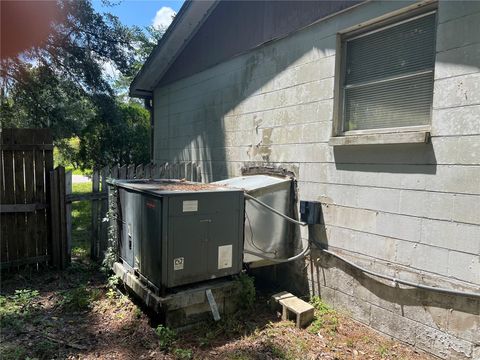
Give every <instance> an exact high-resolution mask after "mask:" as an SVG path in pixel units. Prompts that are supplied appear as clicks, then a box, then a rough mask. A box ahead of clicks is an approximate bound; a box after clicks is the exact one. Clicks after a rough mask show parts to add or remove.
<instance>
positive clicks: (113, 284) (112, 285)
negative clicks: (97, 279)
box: [108, 275, 120, 288]
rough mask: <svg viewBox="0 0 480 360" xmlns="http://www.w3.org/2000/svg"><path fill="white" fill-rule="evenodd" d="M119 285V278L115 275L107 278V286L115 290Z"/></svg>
mask: <svg viewBox="0 0 480 360" xmlns="http://www.w3.org/2000/svg"><path fill="white" fill-rule="evenodd" d="M119 283H120V278H119V277H118V276H117V275H112V276H110V277H109V278H108V286H109V287H110V288H115V287H116V286H117V285H118V284H119Z"/></svg>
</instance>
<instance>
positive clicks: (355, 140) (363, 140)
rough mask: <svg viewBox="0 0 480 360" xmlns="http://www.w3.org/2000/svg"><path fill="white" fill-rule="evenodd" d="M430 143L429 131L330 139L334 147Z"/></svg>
mask: <svg viewBox="0 0 480 360" xmlns="http://www.w3.org/2000/svg"><path fill="white" fill-rule="evenodd" d="M429 141H430V132H429V131H412V132H402V133H398V132H397V133H383V134H361V135H345V136H335V137H332V138H330V141H329V142H328V144H329V145H332V146H343V145H370V144H372V145H373V144H421V143H424V144H426V143H428V142H429Z"/></svg>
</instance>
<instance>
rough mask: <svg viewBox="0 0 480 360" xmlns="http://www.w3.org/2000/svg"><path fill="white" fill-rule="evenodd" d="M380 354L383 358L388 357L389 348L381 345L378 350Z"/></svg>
mask: <svg viewBox="0 0 480 360" xmlns="http://www.w3.org/2000/svg"><path fill="white" fill-rule="evenodd" d="M377 352H378V354H379V355H380V356H381V357H382V358H383V357H385V356H387V355H388V346H387V345H385V344H381V345H380V346H379V347H378V349H377Z"/></svg>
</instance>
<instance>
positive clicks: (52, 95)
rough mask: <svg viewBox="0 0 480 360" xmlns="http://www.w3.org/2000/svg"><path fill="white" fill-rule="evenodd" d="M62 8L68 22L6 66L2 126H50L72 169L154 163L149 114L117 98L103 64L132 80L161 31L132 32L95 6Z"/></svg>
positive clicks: (60, 158)
mask: <svg viewBox="0 0 480 360" xmlns="http://www.w3.org/2000/svg"><path fill="white" fill-rule="evenodd" d="M57 7H58V8H59V10H60V11H61V12H63V14H64V15H65V16H64V17H62V19H61V20H57V21H56V22H54V23H53V24H52V27H51V35H50V36H49V38H48V39H47V40H46V41H44V42H43V43H42V45H40V46H37V47H33V48H31V49H28V50H27V51H25V52H23V53H22V54H18V56H15V57H11V58H6V59H2V60H1V67H0V76H1V78H2V89H1V90H2V91H1V92H0V121H1V126H2V127H48V128H51V129H52V132H53V135H54V143H55V145H56V148H57V150H58V151H57V152H56V155H57V156H56V158H57V164H62V165H65V166H66V167H70V166H71V167H73V168H76V169H77V168H81V169H92V168H93V165H95V166H103V165H107V164H108V165H111V164H114V163H119V162H120V163H122V164H123V163H132V162H134V163H145V162H148V161H149V160H150V158H149V148H148V144H149V134H148V129H149V119H148V118H149V115H148V112H147V111H146V110H145V109H142V108H141V106H139V105H138V103H134V102H133V103H126V101H125V100H126V99H121V100H118V99H117V98H116V96H115V90H114V89H113V88H112V86H117V85H116V84H115V83H114V82H113V80H112V79H110V78H108V76H106V75H105V66H106V64H108V65H109V66H110V65H111V66H112V67H113V68H115V69H116V70H118V71H119V72H120V73H121V74H123V75H122V76H125V79H127V80H125V81H128V82H130V81H131V79H132V78H133V76H134V75H135V74H136V72H137V71H138V69H139V68H140V64H142V63H143V61H144V60H145V58H146V57H147V53H150V51H151V50H152V49H153V46H154V45H155V44H156V42H157V40H158V39H159V38H160V37H161V36H162V34H163V31H155V30H153V29H147V30H146V31H144V30H141V29H140V28H138V27H132V28H129V27H126V26H124V25H122V24H121V23H120V21H119V19H118V18H117V17H115V16H113V15H111V14H109V13H105V14H99V13H97V12H96V11H95V10H94V9H93V7H92V4H91V0H57ZM72 138H74V139H75V138H76V139H77V141H76V142H72V141H71V139H72ZM78 139H80V142H78Z"/></svg>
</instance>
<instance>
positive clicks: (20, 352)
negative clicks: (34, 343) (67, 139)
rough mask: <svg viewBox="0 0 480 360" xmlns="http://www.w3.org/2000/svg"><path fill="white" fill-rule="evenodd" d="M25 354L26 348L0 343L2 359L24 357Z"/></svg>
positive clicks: (13, 359) (14, 359)
mask: <svg viewBox="0 0 480 360" xmlns="http://www.w3.org/2000/svg"><path fill="white" fill-rule="evenodd" d="M26 355H27V352H26V350H25V349H24V348H23V347H21V346H18V345H15V346H11V345H4V344H3V345H0V358H1V359H2V360H17V359H25V358H26V357H27V356H26Z"/></svg>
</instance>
